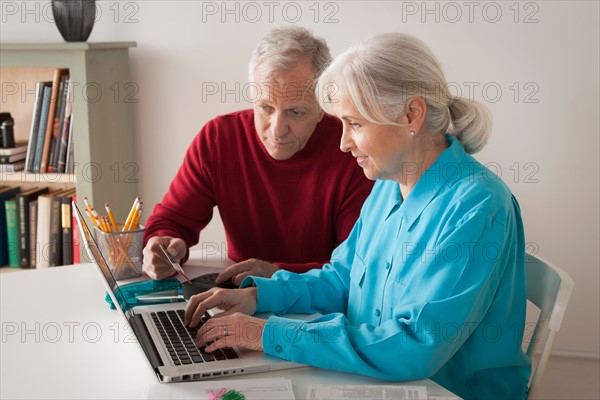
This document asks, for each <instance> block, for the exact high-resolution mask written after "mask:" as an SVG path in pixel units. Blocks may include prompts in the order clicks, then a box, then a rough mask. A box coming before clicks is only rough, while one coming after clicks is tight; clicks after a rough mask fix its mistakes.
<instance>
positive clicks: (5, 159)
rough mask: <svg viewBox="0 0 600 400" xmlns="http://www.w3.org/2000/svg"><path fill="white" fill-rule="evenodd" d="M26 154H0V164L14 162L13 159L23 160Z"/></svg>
mask: <svg viewBox="0 0 600 400" xmlns="http://www.w3.org/2000/svg"><path fill="white" fill-rule="evenodd" d="M25 156H26V153H25V152H23V153H19V154H13V155H11V156H0V164H10V163H14V162H15V161H21V160H24V159H25Z"/></svg>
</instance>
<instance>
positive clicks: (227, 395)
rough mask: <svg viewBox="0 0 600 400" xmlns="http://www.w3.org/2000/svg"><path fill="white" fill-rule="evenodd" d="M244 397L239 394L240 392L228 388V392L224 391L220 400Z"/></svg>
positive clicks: (241, 398)
mask: <svg viewBox="0 0 600 400" xmlns="http://www.w3.org/2000/svg"><path fill="white" fill-rule="evenodd" d="M245 399H246V397H245V396H244V395H243V394H241V393H240V392H236V391H235V390H230V391H229V392H227V393H225V394H224V395H223V396H222V397H221V400H245Z"/></svg>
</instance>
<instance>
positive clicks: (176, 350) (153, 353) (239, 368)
mask: <svg viewBox="0 0 600 400" xmlns="http://www.w3.org/2000/svg"><path fill="white" fill-rule="evenodd" d="M73 215H74V216H75V218H76V220H77V223H78V225H79V230H80V233H81V235H80V236H81V239H80V240H81V243H83V245H84V246H85V248H86V249H87V252H88V255H89V256H90V258H91V259H92V260H94V261H95V264H96V266H97V267H98V272H99V273H100V276H101V277H102V281H103V282H104V284H105V286H106V288H107V292H108V294H109V295H110V297H111V299H112V301H113V304H114V305H115V307H116V308H117V310H118V311H119V313H120V314H121V315H122V316H123V318H125V320H127V322H128V323H129V325H130V326H131V327H132V329H133V332H134V333H135V335H136V337H137V340H138V343H139V344H140V345H141V347H142V349H143V350H144V353H145V355H146V358H147V359H148V361H149V363H150V366H151V367H152V369H153V370H154V372H155V373H156V376H157V377H158V380H159V381H160V382H162V383H169V382H182V381H194V380H203V379H209V378H215V377H223V376H232V375H242V374H250V373H255V372H265V371H273V370H279V369H288V368H298V367H302V366H304V365H303V364H297V363H293V362H290V361H285V360H282V359H279V358H276V357H272V356H269V355H267V354H264V353H262V352H257V351H252V350H248V349H244V348H237V347H236V348H227V349H222V350H217V351H215V352H212V353H208V352H204V351H203V349H199V348H197V347H196V345H195V344H194V340H195V337H196V330H190V329H188V328H187V327H185V325H184V323H183V321H184V310H185V306H186V304H187V302H177V303H167V304H154V305H145V306H137V307H133V308H130V309H124V308H123V307H122V306H121V305H122V304H126V302H125V298H124V296H123V294H122V293H121V291H120V290H119V286H118V285H117V281H116V280H115V278H114V276H113V275H112V273H111V271H110V269H109V267H108V264H107V262H106V260H105V259H104V257H103V256H102V254H101V252H100V249H99V247H98V244H97V243H96V240H95V239H94V237H93V235H92V234H91V231H90V229H89V228H88V225H87V224H86V222H85V220H84V218H83V215H82V214H81V211H80V210H79V208H78V207H77V204H75V202H73ZM213 316H214V315H213V314H212V313H211V311H210V310H209V312H207V313H206V314H205V315H204V316H203V318H202V319H203V322H205V321H206V320H207V319H208V318H212V317H213Z"/></svg>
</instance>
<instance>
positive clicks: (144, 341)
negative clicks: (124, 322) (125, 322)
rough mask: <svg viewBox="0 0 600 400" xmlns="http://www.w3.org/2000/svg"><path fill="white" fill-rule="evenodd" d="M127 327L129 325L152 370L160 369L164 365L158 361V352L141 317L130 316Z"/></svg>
mask: <svg viewBox="0 0 600 400" xmlns="http://www.w3.org/2000/svg"><path fill="white" fill-rule="evenodd" d="M129 325H131V328H132V329H133V332H134V333H135V336H136V337H137V340H138V342H139V343H140V345H141V346H142V349H144V353H146V357H148V361H150V365H152V368H153V369H156V368H158V367H162V366H163V365H164V364H163V363H162V362H161V360H160V355H159V354H158V350H157V349H156V346H155V345H154V342H153V341H152V338H151V337H150V332H148V328H147V327H146V324H145V323H144V320H143V319H142V316H141V315H137V314H134V315H132V316H131V318H129Z"/></svg>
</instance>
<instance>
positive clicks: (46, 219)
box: [31, 192, 57, 268]
mask: <svg viewBox="0 0 600 400" xmlns="http://www.w3.org/2000/svg"><path fill="white" fill-rule="evenodd" d="M56 193H57V192H49V193H45V194H41V195H39V196H38V200H37V201H38V215H37V220H36V221H37V245H38V246H37V247H38V257H37V268H48V267H50V247H51V244H50V215H51V212H52V199H53V197H54V196H55V195H56ZM31 220H32V221H33V216H32V217H31Z"/></svg>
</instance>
